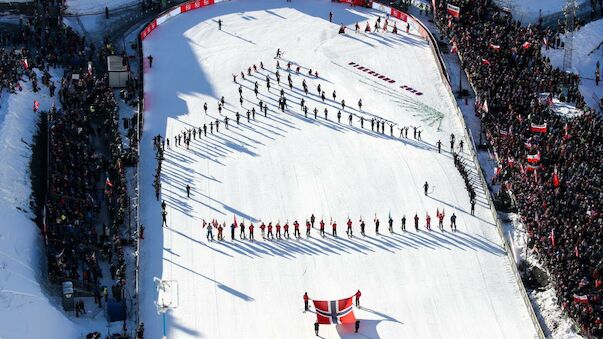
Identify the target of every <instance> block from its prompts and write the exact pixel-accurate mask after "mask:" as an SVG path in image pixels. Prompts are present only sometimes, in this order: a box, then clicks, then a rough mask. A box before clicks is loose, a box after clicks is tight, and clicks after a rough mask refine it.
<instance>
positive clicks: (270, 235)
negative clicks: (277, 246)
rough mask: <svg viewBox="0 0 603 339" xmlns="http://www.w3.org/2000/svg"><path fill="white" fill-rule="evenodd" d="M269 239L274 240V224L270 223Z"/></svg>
mask: <svg viewBox="0 0 603 339" xmlns="http://www.w3.org/2000/svg"><path fill="white" fill-rule="evenodd" d="M268 239H274V234H272V222H269V223H268Z"/></svg>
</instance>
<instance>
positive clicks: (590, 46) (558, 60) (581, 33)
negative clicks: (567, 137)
mask: <svg viewBox="0 0 603 339" xmlns="http://www.w3.org/2000/svg"><path fill="white" fill-rule="evenodd" d="M561 39H562V41H565V39H566V36H565V35H562V36H561ZM573 46H574V50H573V53H572V69H571V70H570V71H571V72H574V73H576V74H578V75H580V93H582V95H583V96H584V100H585V101H586V103H587V104H588V105H589V106H590V107H591V108H594V109H598V108H599V109H600V106H599V105H600V100H601V98H602V97H603V84H602V83H599V85H598V86H597V84H596V81H595V71H596V69H597V63H599V64H601V63H603V20H597V21H593V22H589V23H588V24H586V25H585V26H584V27H581V28H580V29H579V30H578V31H576V32H574V44H573ZM564 52H565V50H564V49H552V48H550V49H548V50H546V49H543V53H544V55H546V56H547V57H549V58H550V59H551V63H552V64H553V66H555V67H560V68H562V67H563V56H564Z"/></svg>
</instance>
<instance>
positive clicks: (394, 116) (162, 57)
mask: <svg viewBox="0 0 603 339" xmlns="http://www.w3.org/2000/svg"><path fill="white" fill-rule="evenodd" d="M283 6H284V4H283V2H282V1H270V0H263V1H253V2H251V1H247V2H239V1H233V2H229V3H223V4H220V5H216V6H213V7H210V8H206V9H202V10H197V11H194V12H191V13H188V14H186V15H182V16H180V17H178V18H176V19H172V20H171V21H169V22H168V23H167V24H164V25H161V26H160V27H159V28H158V29H157V30H155V31H154V32H153V33H152V34H151V35H150V36H149V38H147V40H145V43H144V48H145V53H147V54H152V55H153V56H154V58H155V61H154V63H153V68H151V69H149V68H148V65H147V66H146V67H147V70H146V76H145V92H146V98H145V100H146V103H147V105H146V109H147V112H146V118H145V119H146V120H145V132H144V133H145V134H144V139H143V149H142V152H143V158H142V164H141V166H142V173H143V175H144V176H143V179H142V186H143V188H142V190H143V198H142V199H143V201H142V206H143V207H142V209H143V210H142V214H143V220H144V224H145V227H146V229H147V231H146V235H145V240H144V241H143V249H142V253H141V256H142V272H141V275H142V292H141V296H140V297H141V303H142V306H141V307H142V313H141V316H142V321H144V322H145V327H146V329H147V332H148V333H150V334H151V336H152V337H157V336H159V335H160V333H161V320H160V318H159V316H158V315H157V313H156V311H155V306H154V304H153V302H154V300H155V298H156V296H157V293H156V292H155V291H154V285H153V282H152V278H153V277H155V276H157V277H160V278H162V279H164V280H176V281H177V285H178V289H177V292H176V291H175V290H173V291H172V294H173V298H174V303H175V304H177V308H175V309H173V310H171V311H170V312H169V313H168V322H167V327H168V337H170V338H189V337H209V338H238V337H240V335H241V334H242V333H246V335H248V336H250V337H257V338H281V337H286V338H306V337H308V336H313V333H312V323H313V322H314V320H315V318H314V315H313V314H312V313H309V314H303V313H302V311H303V305H302V298H301V296H302V294H303V292H304V291H308V293H309V295H310V297H314V298H317V299H323V298H324V299H332V298H341V297H347V296H349V295H351V294H352V293H353V292H354V291H355V290H356V289H358V288H359V289H361V290H362V291H363V300H362V304H363V306H364V307H365V308H362V309H357V310H356V316H357V317H358V318H359V319H362V324H361V330H360V332H361V333H362V334H363V335H364V336H367V337H372V338H378V337H383V338H393V337H413V338H416V337H447V338H451V337H456V338H460V337H463V338H469V337H472V338H477V337H485V336H488V337H495V338H502V337H518V338H519V337H521V338H526V337H534V336H535V331H534V329H533V327H532V324H531V321H530V318H529V315H528V312H527V310H526V308H525V304H524V303H523V301H522V299H521V296H520V291H519V287H518V286H517V284H516V283H515V278H514V276H513V272H512V270H511V267H510V266H509V261H508V259H507V258H506V256H505V253H504V252H503V249H502V247H501V239H500V237H499V236H498V233H497V230H496V228H495V225H494V222H493V220H492V215H491V213H490V211H489V210H488V208H487V203H486V198H485V195H484V194H485V193H484V191H483V187H480V188H479V189H478V199H477V200H478V204H477V207H476V215H475V216H470V215H469V213H468V207H469V199H468V197H467V194H466V193H465V190H464V188H463V186H464V184H463V182H462V179H461V177H460V175H459V174H458V172H457V171H456V169H455V168H454V166H453V163H452V160H451V158H450V153H448V152H447V151H445V152H443V153H442V154H438V153H437V151H436V150H435V147H434V144H435V142H436V141H437V140H438V139H441V140H442V141H443V142H444V145H447V141H448V136H449V135H450V133H451V132H452V133H455V134H456V135H457V138H458V137H459V136H460V135H461V133H462V127H461V124H460V121H459V120H458V118H457V117H456V115H455V114H454V113H453V107H452V105H453V102H452V100H450V98H449V96H448V94H447V92H446V89H445V87H444V85H443V84H442V83H441V80H440V77H439V75H438V71H437V67H436V64H435V60H434V58H433V56H432V55H431V52H430V49H429V47H428V46H427V44H426V43H425V42H424V41H423V40H422V39H420V38H418V37H416V36H413V35H407V34H402V35H398V36H393V35H391V34H388V35H383V34H368V35H365V34H353V33H350V34H348V35H345V36H341V35H338V34H337V25H336V24H330V23H328V22H327V21H326V20H325V18H326V14H327V13H328V12H329V11H333V12H334V14H335V17H334V21H335V22H336V23H341V22H343V23H345V24H347V25H351V24H353V23H355V22H357V21H360V22H363V21H365V20H366V19H367V18H370V19H371V21H372V22H374V19H375V16H374V13H373V12H372V11H368V10H366V9H361V8H354V9H352V8H350V7H348V6H345V5H338V4H332V3H331V2H329V1H305V2H294V3H293V4H289V6H291V7H293V8H284V7H283ZM218 17H220V18H221V19H222V20H223V22H224V26H223V31H221V32H220V31H218V30H217V23H216V22H215V21H217V18H218ZM277 47H278V48H281V49H283V50H284V51H285V55H284V58H283V59H284V60H281V65H284V63H286V61H285V60H291V61H292V63H294V65H297V64H299V65H301V66H303V70H305V69H306V67H308V68H312V69H317V70H318V71H319V72H320V75H321V77H320V79H314V78H310V77H306V76H305V75H295V74H293V75H292V77H293V82H294V85H295V86H296V87H295V88H294V90H293V91H290V90H289V89H288V88H287V89H286V90H285V92H286V95H287V97H288V98H289V100H290V102H289V110H288V111H286V112H285V113H277V112H275V111H276V109H275V100H277V98H278V93H277V90H280V87H279V86H276V81H275V80H274V77H275V76H274V73H273V71H274V70H275V69H274V66H275V60H273V59H272V57H273V56H274V51H275V50H276V48H277ZM260 61H263V62H264V64H265V65H266V67H267V68H268V69H269V71H261V72H260V74H256V75H254V76H253V77H252V79H253V80H252V81H255V80H257V81H258V83H259V84H260V98H259V99H261V100H263V101H264V102H267V103H269V105H270V112H269V114H268V117H267V118H264V117H263V116H261V117H260V116H258V117H256V120H255V121H251V122H249V123H248V122H247V121H246V119H245V118H243V119H242V123H241V125H240V126H237V125H236V123H235V122H234V112H236V111H240V112H241V113H244V112H245V111H246V110H247V109H251V107H256V110H257V105H256V103H257V99H255V98H253V93H252V92H251V90H250V88H251V89H252V88H253V82H252V81H249V78H248V79H247V80H246V81H243V82H242V84H243V86H244V89H243V96H244V97H245V99H246V101H245V102H244V104H243V106H244V107H243V108H241V107H240V106H239V104H238V102H237V99H238V93H237V85H235V84H233V83H232V77H231V74H233V73H238V72H240V71H242V70H244V69H246V67H247V66H251V65H252V64H253V63H255V64H256V65H257V64H259V62H260ZM351 61H353V62H356V63H358V64H361V65H363V66H366V67H369V68H370V69H372V70H374V71H377V72H379V73H381V74H384V75H386V76H388V77H390V78H393V79H395V80H397V82H396V83H395V84H389V83H385V82H383V81H381V80H378V79H377V78H375V77H372V76H368V75H366V73H364V72H360V71H358V70H357V69H355V68H353V67H351V66H349V65H348V63H349V62H351ZM294 67H295V66H294ZM281 74H282V75H283V79H282V81H283V80H284V82H285V83H286V74H287V73H286V72H285V71H283V70H281ZM266 75H269V76H270V77H271V78H272V79H273V80H272V85H273V87H272V88H271V90H270V92H267V91H266V87H265V83H264V78H265V76H266ZM304 78H305V79H306V81H307V82H308V85H309V88H310V92H311V93H312V94H311V95H310V96H309V97H305V96H304V95H303V92H300V90H299V87H300V83H301V81H302V79H304ZM319 83H320V84H321V85H322V86H323V88H324V90H325V92H326V95H327V98H331V92H332V91H333V90H334V89H336V90H337V98H338V101H339V100H341V99H342V98H345V99H346V102H347V104H348V107H347V108H346V110H345V111H344V112H343V117H342V123H341V124H338V123H337V122H336V121H335V112H336V111H337V109H338V106H339V105H338V103H334V102H333V101H331V100H327V102H325V103H322V102H320V99H318V98H317V96H316V95H315V94H316V86H317V85H318V84H319ZM401 85H407V86H411V87H413V88H415V89H417V90H420V91H421V92H422V93H423V95H421V96H418V95H415V94H412V93H410V92H409V91H406V90H402V89H400V86H401ZM222 95H224V96H225V98H226V101H227V104H226V107H225V110H223V112H222V113H223V114H225V115H228V116H229V117H230V118H231V119H232V120H231V123H230V125H231V126H230V129H229V130H228V131H226V130H225V129H224V125H223V124H221V126H220V133H219V134H213V135H211V136H208V137H203V139H202V141H199V140H193V142H192V143H191V147H190V150H186V149H185V148H184V147H183V146H181V147H179V148H176V149H174V147H172V148H173V149H172V150H168V151H167V152H166V159H165V161H164V164H163V175H162V196H161V198H162V199H164V200H165V201H166V202H167V204H168V208H167V212H168V226H169V227H167V228H161V225H160V220H161V219H160V207H159V203H158V202H157V201H155V197H154V194H153V188H152V186H151V184H152V180H153V173H154V171H155V167H156V160H155V158H154V150H153V149H152V141H151V138H152V137H153V136H154V135H156V134H161V135H164V136H165V135H167V136H168V137H169V138H171V141H172V145H173V137H174V135H176V134H177V133H180V132H181V131H182V130H184V129H186V128H190V127H193V126H195V127H197V126H199V125H202V124H203V123H204V122H205V123H209V122H210V121H212V120H214V119H216V118H218V117H219V116H218V112H217V100H218V99H219V98H220V96H222ZM301 97H304V98H305V99H306V101H307V102H308V106H309V107H310V110H313V108H314V107H317V108H318V109H319V111H320V112H321V113H320V114H319V117H322V118H320V119H318V120H314V119H313V118H311V117H309V118H304V116H303V115H302V114H300V111H299V100H300V99H301ZM359 98H362V99H363V102H364V106H363V112H360V111H359V110H357V106H356V102H357V100H358V99H359ZM249 100H251V101H249ZM204 102H208V105H209V111H208V115H205V114H203V109H202V105H203V103H204ZM350 106H351V108H350ZM325 107H327V108H328V109H329V121H325V119H324V116H323V114H322V112H323V110H324V108H325ZM349 113H353V114H354V121H353V124H354V126H353V127H349V126H347V117H348V114H349ZM372 115H376V116H379V117H381V118H383V119H388V120H391V121H394V122H396V123H397V124H398V126H419V125H420V126H422V130H423V134H422V139H423V141H417V140H413V139H412V128H411V131H410V133H409V134H410V135H409V136H410V137H411V139H403V140H400V139H397V138H391V137H388V136H385V135H381V134H376V133H373V132H371V131H370V129H368V127H370V126H369V125H370V124H369V123H368V122H365V126H364V127H365V128H364V129H360V128H359V122H358V119H359V117H360V116H363V117H365V118H370V117H371V116H372ZM219 118H220V120H222V117H219ZM388 129H389V126H386V132H389V131H388ZM397 133H398V132H396V134H397ZM386 134H388V133H386ZM457 140H458V139H457ZM465 142H467V140H465ZM444 149H446V150H447V149H448V147H444ZM473 170H475V168H474V169H473ZM424 181H428V182H429V183H430V185H431V187H432V188H431V189H430V195H429V196H424V195H423V193H422V191H421V190H422V189H421V185H422V184H423V182H424ZM186 184H190V185H191V186H192V193H191V197H190V198H186V193H185V191H184V186H185V185H186ZM436 208H438V209H440V210H442V209H445V210H446V214H447V217H446V219H448V217H449V216H450V215H451V214H452V212H454V213H456V215H457V216H458V221H457V223H458V227H459V232H457V233H455V234H452V233H450V232H445V233H441V232H440V231H431V232H425V231H424V230H425V229H424V216H425V213H426V212H427V211H428V212H429V213H430V214H431V215H432V217H434V215H435V211H436ZM311 213H314V214H316V215H317V217H318V219H320V218H321V217H322V218H325V220H326V221H327V222H328V220H329V219H330V218H333V219H334V220H335V221H337V222H338V223H339V224H340V226H339V233H340V238H337V239H334V238H333V237H331V236H328V237H327V238H325V239H323V238H320V237H318V233H317V231H316V230H313V238H312V239H310V240H306V239H303V240H300V241H295V240H283V241H262V240H260V241H258V242H256V243H250V242H248V241H240V240H237V241H234V242H231V241H225V242H220V243H217V242H214V243H207V241H206V240H205V235H204V230H203V229H201V222H202V219H205V220H211V219H212V218H217V219H218V220H220V221H226V222H228V223H230V222H231V220H232V219H233V216H234V215H236V216H237V218H238V219H239V220H243V219H245V220H246V221H247V223H248V222H249V220H259V219H261V220H264V221H266V222H268V221H272V222H275V223H276V222H277V221H278V220H280V221H281V223H283V222H285V221H286V220H288V221H289V223H292V222H293V220H294V219H297V220H299V221H300V222H302V223H303V222H304V221H305V219H306V218H307V217H309V215H310V214H311ZM388 213H391V214H392V216H393V217H394V219H395V220H396V233H394V234H389V232H387V226H386V223H385V220H386V219H387V215H388ZM415 213H418V214H419V216H420V217H421V222H420V224H421V227H422V231H421V232H420V233H416V232H415V231H414V229H413V230H412V231H410V232H407V233H401V232H400V228H399V225H400V221H399V219H400V218H401V217H402V215H403V214H405V215H406V217H407V218H408V219H409V221H408V223H407V226H409V229H412V228H413V227H412V222H411V221H410V218H411V217H412V216H414V214H415ZM375 214H377V216H378V217H379V218H380V219H381V221H382V226H381V232H382V234H383V235H381V236H378V235H375V232H374V227H373V223H372V219H373V217H374V215H375ZM348 216H350V217H351V218H352V219H353V220H354V222H355V226H354V227H355V232H358V225H357V224H358V222H357V221H358V219H359V218H360V217H361V216H362V217H363V218H364V219H365V220H366V221H367V224H368V236H367V237H366V238H354V239H347V238H346V237H345V235H344V227H343V224H344V222H345V219H347V217H348ZM434 220H435V218H434ZM432 222H433V224H436V223H435V222H434V221H432ZM446 224H447V225H448V224H449V223H448V221H447V222H446ZM256 225H257V224H256ZM329 230H330V228H329ZM226 235H228V234H226ZM256 236H257V237H259V232H257V231H256ZM228 238H229V237H228ZM321 335H322V336H323V337H327V338H339V337H353V333H350V329H349V328H344V327H340V326H337V327H336V326H322V328H321Z"/></svg>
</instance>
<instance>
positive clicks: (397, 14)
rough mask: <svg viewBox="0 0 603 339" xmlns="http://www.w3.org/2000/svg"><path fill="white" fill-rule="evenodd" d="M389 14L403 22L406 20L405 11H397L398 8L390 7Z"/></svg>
mask: <svg viewBox="0 0 603 339" xmlns="http://www.w3.org/2000/svg"><path fill="white" fill-rule="evenodd" d="M391 16H393V17H394V18H396V19H400V20H402V21H404V22H407V21H408V14H406V13H404V12H402V11H399V10H397V9H395V8H392V11H391Z"/></svg>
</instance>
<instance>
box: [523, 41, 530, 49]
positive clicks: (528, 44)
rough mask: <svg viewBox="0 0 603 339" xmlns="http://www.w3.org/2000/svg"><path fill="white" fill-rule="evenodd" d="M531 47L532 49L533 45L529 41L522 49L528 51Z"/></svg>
mask: <svg viewBox="0 0 603 339" xmlns="http://www.w3.org/2000/svg"><path fill="white" fill-rule="evenodd" d="M530 47H532V44H531V43H529V42H527V41H526V42H524V43H523V45H521V48H523V49H528V48H530Z"/></svg>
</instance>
